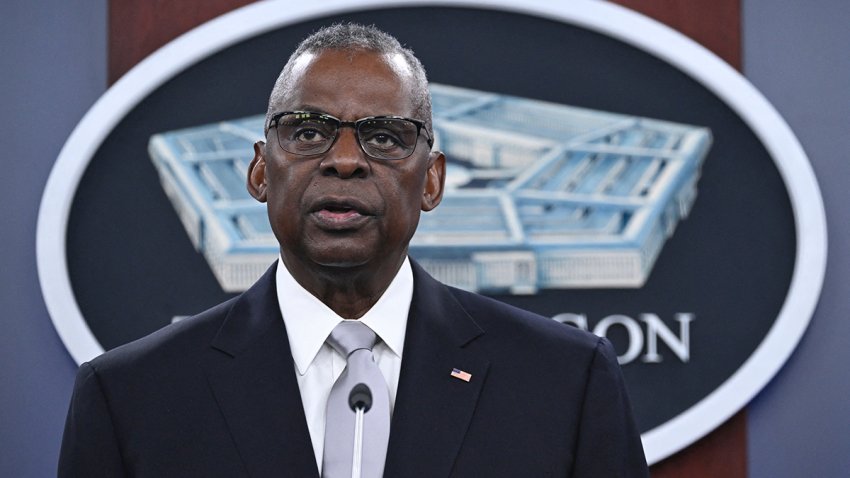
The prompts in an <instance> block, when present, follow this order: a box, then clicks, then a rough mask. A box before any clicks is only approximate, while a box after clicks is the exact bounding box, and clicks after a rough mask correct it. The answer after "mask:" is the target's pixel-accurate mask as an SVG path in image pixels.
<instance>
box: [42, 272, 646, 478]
mask: <svg viewBox="0 0 850 478" xmlns="http://www.w3.org/2000/svg"><path fill="white" fill-rule="evenodd" d="M274 270H275V267H274V266H272V267H271V268H270V269H269V271H268V272H266V274H265V275H264V276H263V277H262V278H261V279H260V280H259V281H258V282H257V283H256V284H255V285H254V286H253V287H252V288H251V289H249V290H248V291H246V292H245V293H243V294H242V295H240V296H238V297H236V298H234V299H232V300H229V301H227V302H225V303H223V304H220V305H218V306H216V307H214V308H212V309H210V310H208V311H206V312H204V313H202V314H200V315H197V316H195V317H193V318H189V319H186V320H183V321H181V322H178V323H176V324H173V325H170V326H168V327H165V328H164V329H162V330H160V331H158V332H156V333H154V334H152V335H150V336H147V337H145V338H142V339H140V340H137V341H135V342H132V343H130V344H127V345H125V346H122V347H118V348H116V349H114V350H112V351H110V352H107V353H105V354H103V355H101V356H100V357H98V358H96V359H94V360H92V361H91V362H89V363H86V364H83V365H82V366H81V367H80V370H79V373H78V376H77V381H76V384H75V388H74V395H73V398H72V401H71V406H70V410H69V412H68V419H67V423H66V427H65V435H64V439H63V442H62V451H61V456H60V460H59V476H60V477H85V478H94V477H101V476H103V477H123V476H128V477H129V476H133V477H219V476H221V477H245V476H251V477H317V476H318V472H317V470H316V462H315V456H314V454H313V449H312V445H311V442H310V438H309V433H308V431H307V423H306V419H305V418H304V411H303V408H302V405H301V396H300V393H299V390H298V385H297V382H296V378H295V371H294V365H293V361H292V354H291V352H290V349H289V343H288V341H287V337H286V329H285V326H284V322H283V319H282V317H281V315H280V308H279V307H278V303H277V295H276V291H275V285H274V278H275V274H274ZM413 274H414V293H413V301H412V304H411V307H410V313H409V318H408V325H407V337H406V339H405V345H404V357H403V360H402V366H401V377H400V382H399V385H398V395H397V398H396V404H395V409H394V412H393V417H392V425H391V432H390V443H389V449H388V453H387V463H386V471H385V476H387V477H408V476H411V477H428V478H435V477H446V476H453V477H481V478H484V477H502V476H504V477H537V476H558V477H566V476H572V477H594V478H610V477H633V476H647V471H646V463H645V460H644V455H643V450H642V448H641V443H640V439H639V434H638V431H637V429H636V428H635V424H634V421H633V419H632V413H631V409H630V405H629V401H628V398H627V396H626V390H625V388H624V385H623V381H622V377H621V374H620V370H619V367H618V365H617V361H616V357H615V355H614V352H613V350H612V348H611V346H610V344H609V343H608V342H607V341H605V340H604V339H599V338H598V337H595V336H593V335H590V334H588V333H585V332H582V331H580V330H578V329H575V328H573V327H570V326H567V325H563V324H559V323H557V322H555V321H552V320H550V319H545V318H542V317H540V316H537V315H534V314H532V313H529V312H526V311H523V310H519V309H516V308H513V307H510V306H507V305H505V304H502V303H499V302H496V301H493V300H490V299H487V298H484V297H481V296H479V295H476V294H471V293H467V292H464V291H460V290H457V289H453V288H450V287H447V286H445V285H443V284H441V283H439V282H437V281H435V280H434V279H432V278H431V277H430V276H428V274H427V273H425V272H424V271H423V270H422V269H421V268H420V267H419V266H418V265H416V264H413ZM453 368H458V369H461V370H464V371H466V372H469V373H470V374H472V379H471V380H470V381H469V382H468V383H467V382H465V381H462V380H459V379H457V378H453V377H451V376H450V373H451V371H452V369H453Z"/></svg>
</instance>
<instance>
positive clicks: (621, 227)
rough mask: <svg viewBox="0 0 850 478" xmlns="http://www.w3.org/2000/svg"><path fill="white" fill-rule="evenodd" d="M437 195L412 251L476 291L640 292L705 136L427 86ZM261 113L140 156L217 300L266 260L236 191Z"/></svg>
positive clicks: (256, 221) (252, 209) (191, 133)
mask: <svg viewBox="0 0 850 478" xmlns="http://www.w3.org/2000/svg"><path fill="white" fill-rule="evenodd" d="M431 93H432V97H433V109H434V133H435V145H434V148H435V149H439V150H442V151H444V152H445V153H446V157H447V159H448V163H447V177H446V186H447V191H446V192H445V194H444V197H443V202H442V203H441V204H440V206H438V207H437V208H436V209H435V210H434V211H431V212H428V213H423V214H422V217H421V219H420V222H419V228H418V230H417V232H416V235H415V236H414V237H413V240H412V241H411V244H410V254H411V256H412V257H414V258H415V259H416V260H417V261H418V262H419V263H420V264H421V265H422V266H423V267H424V268H425V269H426V270H428V272H430V273H431V274H432V275H433V276H434V277H435V278H437V279H438V280H441V281H443V282H445V283H448V284H451V285H454V286H456V287H460V288H464V289H467V290H472V291H481V292H508V293H513V294H532V293H535V292H536V291H537V290H539V289H544V288H576V287H583V288H587V287H631V288H634V287H641V286H642V285H643V284H644V282H645V281H646V280H647V278H648V276H649V274H650V272H651V270H652V266H653V265H654V263H655V260H656V259H657V257H658V255H659V253H660V252H661V250H662V248H663V246H664V243H665V242H666V240H667V239H668V238H669V237H670V236H671V235H672V234H673V232H674V230H675V228H676V225H677V224H678V222H679V221H680V220H682V219H684V218H686V217H687V215H688V213H689V211H690V210H691V207H692V206H693V203H694V201H695V199H696V196H697V181H698V179H699V176H700V169H701V166H702V163H703V161H704V159H705V157H706V155H707V153H708V150H709V148H710V146H711V132H710V131H709V130H708V129H707V128H701V127H696V126H691V125H685V124H678V123H672V122H666V121H660V120H654V119H650V118H641V117H635V116H627V115H621V114H614V113H607V112H601V111H594V110H589V109H582V108H576V107H572V106H566V105H561V104H555V103H548V102H543V101H537V100H531V99H525V98H519V97H514V96H508V95H500V94H492V93H487V92H482V91H476V90H470V89H463V88H457V87H452V86H446V85H438V84H432V85H431ZM263 122H264V117H263V116H262V115H259V116H253V117H249V118H243V119H237V120H233V121H225V122H221V123H216V124H210V125H203V126H198V127H193V128H189V129H184V130H180V131H171V132H165V133H161V134H157V135H154V136H153V137H152V138H151V140H150V143H149V152H150V156H151V158H152V160H153V163H154V165H155V166H156V169H157V171H158V172H159V176H160V180H161V183H162V186H163V188H164V190H165V192H166V194H167V195H168V197H169V199H170V201H171V203H172V204H173V206H174V209H175V210H176V212H177V214H178V216H179V217H180V220H181V221H182V223H183V226H184V227H185V229H186V232H187V233H188V235H189V238H190V240H191V241H192V243H193V244H194V245H195V247H196V248H197V250H198V251H199V252H201V253H202V254H203V255H204V257H205V258H206V260H207V262H208V263H209V265H210V268H211V269H212V271H213V273H214V274H215V277H216V278H217V280H218V282H219V283H220V284H221V286H222V288H223V289H224V290H225V291H228V292H237V291H242V290H245V289H246V288H248V287H249V286H250V285H251V284H253V282H254V281H255V280H256V279H257V278H258V277H259V276H260V275H261V274H262V273H263V272H264V271H265V269H266V268H267V267H268V265H269V264H270V263H271V262H272V261H274V260H275V259H276V258H277V256H278V247H279V246H278V243H277V241H276V239H275V237H274V235H273V234H272V231H271V227H270V226H269V224H268V218H267V216H266V210H265V205H264V204H260V203H258V202H256V201H255V200H254V199H253V198H251V197H250V196H249V195H248V192H247V191H246V189H245V177H246V174H247V168H248V164H249V163H250V161H251V158H252V155H253V149H252V144H253V143H254V142H255V141H257V140H259V139H263Z"/></svg>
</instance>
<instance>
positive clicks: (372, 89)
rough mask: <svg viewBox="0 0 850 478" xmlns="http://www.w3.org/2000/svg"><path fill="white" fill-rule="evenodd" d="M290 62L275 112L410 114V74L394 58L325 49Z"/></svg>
mask: <svg viewBox="0 0 850 478" xmlns="http://www.w3.org/2000/svg"><path fill="white" fill-rule="evenodd" d="M293 61H294V63H293V68H292V74H291V76H290V80H289V82H290V84H289V87H288V88H287V90H288V94H286V95H285V96H284V98H282V99H281V104H280V105H278V110H280V111H283V110H303V109H310V110H319V111H320V112H323V113H328V114H332V115H334V116H337V117H339V118H341V119H343V120H351V119H358V118H362V117H364V116H374V115H399V116H412V115H413V99H412V94H411V93H412V91H411V85H412V84H413V81H412V78H413V75H412V72H411V70H410V66H409V65H408V64H407V61H406V60H405V59H404V57H402V56H401V55H400V54H399V55H394V54H389V55H388V54H383V53H377V52H371V51H363V50H353V51H348V50H326V51H324V52H321V53H318V54H312V53H305V54H303V55H301V56H300V57H298V58H296V59H295V60H293Z"/></svg>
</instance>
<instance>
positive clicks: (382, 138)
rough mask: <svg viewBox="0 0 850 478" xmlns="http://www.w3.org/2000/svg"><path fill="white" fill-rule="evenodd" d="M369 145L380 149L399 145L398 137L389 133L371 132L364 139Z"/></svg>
mask: <svg viewBox="0 0 850 478" xmlns="http://www.w3.org/2000/svg"><path fill="white" fill-rule="evenodd" d="M364 142H365V143H366V144H368V145H369V146H373V147H376V148H381V149H389V148H395V147H396V146H398V145H399V141H398V139H397V138H396V137H395V136H393V135H391V134H389V133H383V132H381V133H373V134H370V135H369V136H368V137H367V138H365V139H364Z"/></svg>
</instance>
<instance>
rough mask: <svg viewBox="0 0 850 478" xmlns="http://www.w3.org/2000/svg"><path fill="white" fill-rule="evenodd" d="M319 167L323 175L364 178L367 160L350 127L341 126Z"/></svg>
mask: <svg viewBox="0 0 850 478" xmlns="http://www.w3.org/2000/svg"><path fill="white" fill-rule="evenodd" d="M319 167H320V168H321V171H322V174H323V175H325V176H336V177H339V178H341V179H349V178H364V177H366V176H367V175H368V174H369V161H368V160H367V159H366V153H364V152H363V148H361V147H360V143H358V141H357V135H356V134H355V132H354V130H353V129H351V128H341V129H340V130H339V133H338V136H337V139H336V141H335V142H334V144H333V146H331V149H329V150H328V152H327V153H325V157H324V158H323V159H322V162H321V163H320V165H319Z"/></svg>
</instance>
